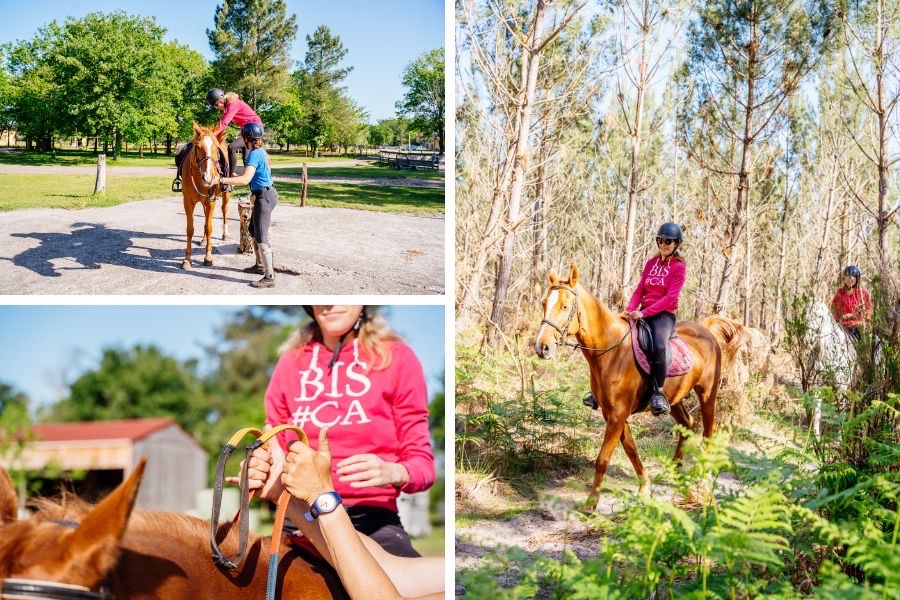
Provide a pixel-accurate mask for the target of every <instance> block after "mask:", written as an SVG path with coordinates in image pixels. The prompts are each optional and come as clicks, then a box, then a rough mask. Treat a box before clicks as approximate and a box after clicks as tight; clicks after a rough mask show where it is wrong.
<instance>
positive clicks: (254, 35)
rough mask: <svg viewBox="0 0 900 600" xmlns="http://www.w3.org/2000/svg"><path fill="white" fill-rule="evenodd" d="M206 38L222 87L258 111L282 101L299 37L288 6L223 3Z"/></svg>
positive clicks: (259, 0)
mask: <svg viewBox="0 0 900 600" xmlns="http://www.w3.org/2000/svg"><path fill="white" fill-rule="evenodd" d="M206 35H207V37H208V38H209V46H210V48H211V49H212V51H213V53H214V54H215V57H216V58H215V60H213V63H212V72H213V74H214V76H215V77H216V85H217V86H218V87H221V88H223V89H225V88H228V90H234V91H236V92H237V93H238V95H240V96H241V98H243V99H244V100H245V101H246V102H247V103H248V104H250V105H251V106H252V107H253V108H254V110H256V109H257V108H259V107H261V106H263V105H265V104H267V103H269V102H271V101H272V100H274V99H277V98H279V96H280V95H281V92H282V91H283V90H284V89H285V87H286V86H287V85H288V69H289V68H290V56H289V54H290V49H291V44H292V43H293V41H294V38H295V37H296V35H297V16H296V15H291V16H290V17H288V16H287V10H286V7H285V3H284V0H224V2H222V4H221V5H219V6H217V7H216V16H215V26H214V27H213V29H207V30H206ZM226 91H227V90H226Z"/></svg>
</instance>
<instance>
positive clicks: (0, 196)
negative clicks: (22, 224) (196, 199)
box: [0, 175, 172, 212]
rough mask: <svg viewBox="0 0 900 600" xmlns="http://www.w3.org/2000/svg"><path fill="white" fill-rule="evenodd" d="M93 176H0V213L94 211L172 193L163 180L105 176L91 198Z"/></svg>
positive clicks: (165, 179) (159, 178)
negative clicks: (102, 188)
mask: <svg viewBox="0 0 900 600" xmlns="http://www.w3.org/2000/svg"><path fill="white" fill-rule="evenodd" d="M94 179H95V178H94V176H93V175H73V176H63V175H28V176H24V175H0V212H5V211H11V210H19V209H22V208H76V209H77V208H97V207H105V206H116V205H118V204H122V203H125V202H129V201H132V200H148V199H150V198H162V197H165V196H169V195H171V194H172V192H171V191H170V189H171V187H170V186H171V184H172V181H171V180H170V179H169V178H167V177H108V178H107V180H106V194H104V195H102V196H96V197H95V196H92V195H91V194H92V193H93V192H94Z"/></svg>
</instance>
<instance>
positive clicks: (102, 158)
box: [94, 154, 106, 196]
mask: <svg viewBox="0 0 900 600" xmlns="http://www.w3.org/2000/svg"><path fill="white" fill-rule="evenodd" d="M105 192H106V155H105V154H101V155H99V156H98V157H97V180H96V181H95V182H94V195H95V196H96V195H97V194H103V193H105Z"/></svg>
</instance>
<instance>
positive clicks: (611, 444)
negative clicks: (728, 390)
mask: <svg viewBox="0 0 900 600" xmlns="http://www.w3.org/2000/svg"><path fill="white" fill-rule="evenodd" d="M541 304H542V306H543V320H542V321H541V327H540V329H539V330H538V334H537V339H536V340H535V343H534V350H535V352H536V353H537V355H538V356H539V357H541V358H546V359H549V358H553V357H554V356H555V354H556V350H557V347H558V346H559V345H561V344H566V343H567V341H566V340H567V339H568V338H569V337H570V336H575V339H576V340H577V341H578V347H580V348H581V350H582V353H583V354H584V358H585V360H587V362H588V366H589V367H590V370H591V391H592V392H593V394H594V398H596V399H597V403H598V404H599V405H600V406H599V408H600V410H601V411H602V413H603V418H604V419H605V420H606V431H605V433H604V436H603V443H602V444H601V446H600V453H599V454H598V456H597V461H596V463H595V469H594V484H593V485H592V486H591V489H590V493H589V495H588V498H587V501H586V502H585V504H584V508H585V509H586V510H590V511H593V510H594V509H595V508H596V507H597V502H598V501H599V499H600V484H601V483H602V482H603V477H604V476H605V475H606V470H607V468H608V467H609V460H610V457H611V456H612V453H613V450H615V448H616V444H618V443H619V441H621V442H622V446H624V448H625V454H626V455H627V456H628V459H629V460H630V461H631V465H632V467H634V472H635V473H636V474H637V476H638V477H639V478H640V480H641V484H640V489H639V492H640V493H645V492H647V486H648V484H649V483H650V478H649V477H648V476H647V473H646V472H645V471H644V466H643V464H642V463H641V459H640V457H639V456H638V452H637V447H636V446H635V443H634V438H633V437H632V435H631V429H630V428H629V426H628V417H629V416H630V415H631V414H632V413H633V412H634V411H635V410H636V409H637V407H638V403H639V401H640V400H641V399H642V398H643V396H644V394H645V392H646V388H647V383H646V378H645V377H644V376H642V375H641V372H640V371H639V370H638V367H637V365H636V363H635V358H634V353H633V348H632V345H631V344H632V336H631V335H630V331H631V329H632V327H631V323H630V321H628V320H626V319H625V318H622V317H620V316H619V315H617V314H615V313H613V312H612V311H610V310H609V309H608V308H607V307H606V306H605V305H604V304H603V302H602V301H600V300H599V299H598V298H596V297H595V296H594V295H593V294H591V293H590V292H589V291H588V290H587V289H586V288H584V287H583V286H582V285H581V284H579V283H578V268H577V267H576V266H575V265H572V268H571V270H570V271H569V276H568V278H567V279H565V280H561V279H560V278H559V277H558V276H557V275H556V273H550V287H549V288H548V289H547V291H546V292H545V293H544V297H543V298H542V300H541ZM675 331H676V332H677V333H678V335H679V336H680V337H681V338H682V339H683V340H684V341H685V342H686V343H687V346H688V347H689V348H690V350H691V353H692V354H693V355H694V364H693V367H692V368H691V369H690V371H688V372H687V373H685V374H684V375H682V376H679V377H667V378H666V384H665V387H664V388H663V392H664V393H665V395H666V398H668V399H669V404H670V405H671V407H672V417H673V418H674V419H675V421H676V422H678V423H679V424H680V425H683V426H684V427H687V428H690V427H691V425H692V424H693V419H692V417H691V415H690V414H689V413H688V411H687V409H686V408H685V406H684V402H683V400H684V398H685V397H686V396H687V395H688V394H689V393H690V391H691V390H694V392H695V393H696V394H697V398H698V399H699V400H700V415H701V417H702V419H703V435H704V436H707V437H708V436H710V435H712V434H713V432H714V431H715V428H716V394H717V393H718V389H719V379H720V376H721V370H722V351H723V350H725V351H726V352H727V353H728V354H729V355H731V356H733V354H734V352H736V351H737V349H738V348H739V347H740V345H741V343H742V342H743V339H744V328H743V326H742V325H740V324H739V323H737V322H735V321H732V320H730V319H725V318H723V317H717V316H714V317H709V318H707V319H706V320H705V321H704V322H703V324H698V323H692V322H690V321H679V322H678V323H677V324H676V325H675ZM569 344H571V343H570V342H569ZM683 441H684V437H683V436H679V439H678V443H677V444H676V446H675V457H674V458H675V461H676V462H677V461H680V460H681V445H682V442H683Z"/></svg>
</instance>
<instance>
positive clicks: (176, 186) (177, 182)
mask: <svg viewBox="0 0 900 600" xmlns="http://www.w3.org/2000/svg"><path fill="white" fill-rule="evenodd" d="M172 191H173V192H180V191H181V177H176V178H175V179H173V180H172Z"/></svg>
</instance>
